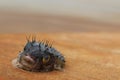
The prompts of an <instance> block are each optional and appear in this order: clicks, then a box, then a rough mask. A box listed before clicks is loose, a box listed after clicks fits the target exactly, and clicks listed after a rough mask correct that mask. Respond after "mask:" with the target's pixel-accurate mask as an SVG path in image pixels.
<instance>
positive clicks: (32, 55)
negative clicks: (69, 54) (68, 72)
mask: <svg viewBox="0 0 120 80" xmlns="http://www.w3.org/2000/svg"><path fill="white" fill-rule="evenodd" d="M17 62H18V63H19V65H18V67H19V68H22V69H24V70H28V71H37V72H41V71H43V72H47V71H53V70H62V69H63V68H64V66H65V58H64V56H63V55H62V54H61V53H60V52H59V51H57V50H56V49H55V48H53V47H52V44H50V43H49V42H48V41H44V42H43V41H40V42H37V41H36V40H32V41H30V40H28V42H27V43H26V45H25V47H24V49H23V51H21V52H20V53H19V55H18V58H17Z"/></svg>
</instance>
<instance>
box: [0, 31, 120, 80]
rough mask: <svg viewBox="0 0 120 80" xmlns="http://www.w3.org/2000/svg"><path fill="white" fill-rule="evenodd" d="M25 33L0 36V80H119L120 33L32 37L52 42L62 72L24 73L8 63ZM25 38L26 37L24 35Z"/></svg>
mask: <svg viewBox="0 0 120 80" xmlns="http://www.w3.org/2000/svg"><path fill="white" fill-rule="evenodd" d="M25 35H26V34H0V54H1V56H0V79H3V80H120V77H119V75H120V61H119V60H120V33H49V34H42V33H41V34H40V33H39V34H35V35H37V39H38V40H39V39H49V40H51V41H54V47H55V48H57V49H58V50H59V51H60V52H61V53H62V54H63V55H64V56H65V58H66V67H65V69H64V71H53V72H47V73H40V72H39V73H38V72H37V73H35V72H28V71H24V70H21V69H17V68H15V67H13V65H12V63H11V62H12V60H13V59H14V58H16V57H17V55H18V52H19V51H20V50H22V49H23V46H24V44H25V43H26V39H25ZM27 35H28V34H27Z"/></svg>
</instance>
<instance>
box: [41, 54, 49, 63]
mask: <svg viewBox="0 0 120 80" xmlns="http://www.w3.org/2000/svg"><path fill="white" fill-rule="evenodd" d="M49 60H50V56H49V55H48V56H43V59H42V62H43V64H45V63H47V62H48V61H49Z"/></svg>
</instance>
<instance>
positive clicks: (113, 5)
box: [0, 0, 120, 33]
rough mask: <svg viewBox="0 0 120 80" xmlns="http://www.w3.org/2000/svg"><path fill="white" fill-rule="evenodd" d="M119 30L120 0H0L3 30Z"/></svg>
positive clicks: (17, 31)
mask: <svg viewBox="0 0 120 80" xmlns="http://www.w3.org/2000/svg"><path fill="white" fill-rule="evenodd" d="M119 31H120V0H0V33H24V32H25V33H26V32H119Z"/></svg>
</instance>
